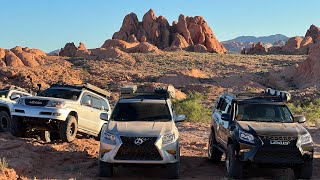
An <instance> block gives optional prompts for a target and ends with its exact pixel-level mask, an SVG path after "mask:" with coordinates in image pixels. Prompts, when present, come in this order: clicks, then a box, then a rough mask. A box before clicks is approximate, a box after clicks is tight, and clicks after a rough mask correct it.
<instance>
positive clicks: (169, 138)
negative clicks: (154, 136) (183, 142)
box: [162, 133, 175, 144]
mask: <svg viewBox="0 0 320 180" xmlns="http://www.w3.org/2000/svg"><path fill="white" fill-rule="evenodd" d="M174 139H175V135H174V134H173V133H170V134H166V135H163V137H162V144H168V143H171V142H173V141H174Z"/></svg>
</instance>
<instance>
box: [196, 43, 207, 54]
mask: <svg viewBox="0 0 320 180" xmlns="http://www.w3.org/2000/svg"><path fill="white" fill-rule="evenodd" d="M193 51H194V52H199V53H206V52H208V49H207V48H206V46H204V45H202V44H196V45H195V46H194V47H193Z"/></svg>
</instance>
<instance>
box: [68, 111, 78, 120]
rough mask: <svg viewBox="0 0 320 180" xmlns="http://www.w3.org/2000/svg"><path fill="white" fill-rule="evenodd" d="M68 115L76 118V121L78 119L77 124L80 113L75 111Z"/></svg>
mask: <svg viewBox="0 0 320 180" xmlns="http://www.w3.org/2000/svg"><path fill="white" fill-rule="evenodd" d="M68 115H71V116H74V117H75V118H76V119H77V122H78V120H79V119H78V113H77V112H76V111H74V110H71V111H70V112H69V113H68Z"/></svg>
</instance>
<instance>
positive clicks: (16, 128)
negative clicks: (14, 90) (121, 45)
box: [11, 116, 27, 137]
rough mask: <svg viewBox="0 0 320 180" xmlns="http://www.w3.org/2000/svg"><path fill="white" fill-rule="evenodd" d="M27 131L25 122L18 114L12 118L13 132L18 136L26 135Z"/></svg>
mask: <svg viewBox="0 0 320 180" xmlns="http://www.w3.org/2000/svg"><path fill="white" fill-rule="evenodd" d="M26 133H27V129H26V128H25V124H24V123H23V122H22V121H21V119H19V118H18V117H16V116H13V117H12V119H11V134H12V135H13V136H16V137H24V136H25V135H26Z"/></svg>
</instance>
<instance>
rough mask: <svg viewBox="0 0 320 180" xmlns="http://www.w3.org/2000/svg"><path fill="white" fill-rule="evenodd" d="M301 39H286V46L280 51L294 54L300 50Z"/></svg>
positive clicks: (298, 37)
mask: <svg viewBox="0 0 320 180" xmlns="http://www.w3.org/2000/svg"><path fill="white" fill-rule="evenodd" d="M302 40H303V39H302V37H300V36H296V37H292V38H290V39H288V41H287V42H286V44H285V45H284V46H283V47H282V49H281V51H282V52H284V53H288V54H296V53H297V52H298V49H299V48H300V44H301V42H302Z"/></svg>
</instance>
